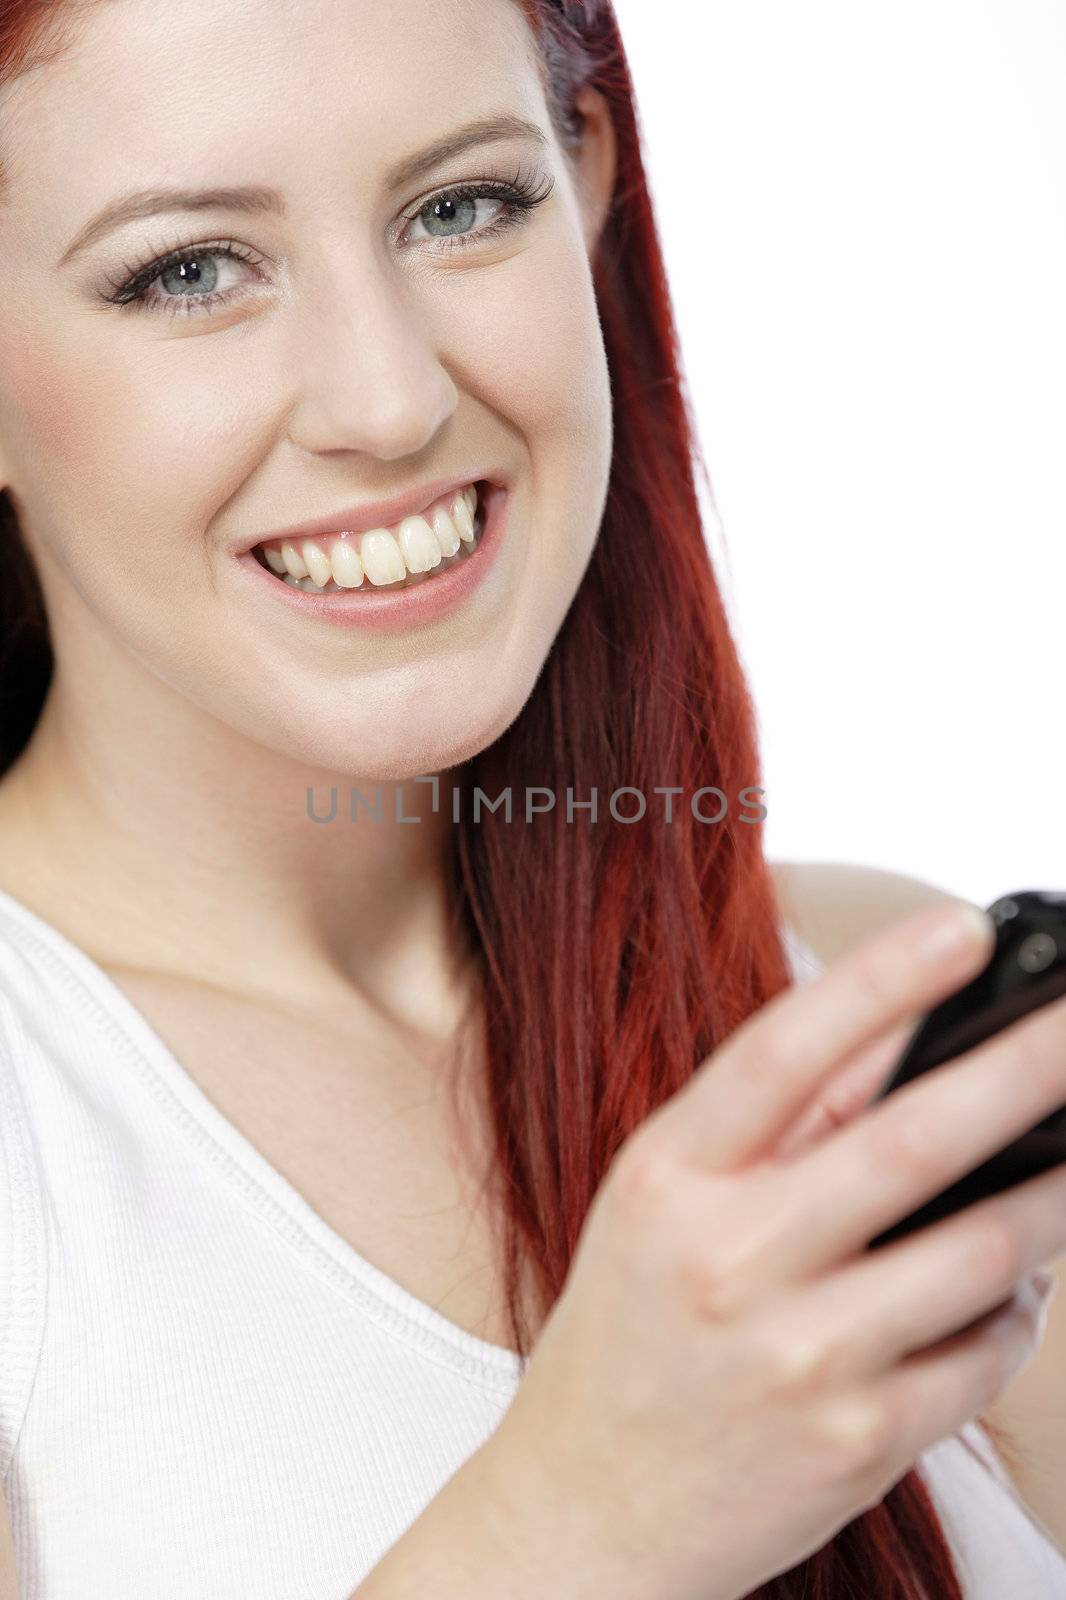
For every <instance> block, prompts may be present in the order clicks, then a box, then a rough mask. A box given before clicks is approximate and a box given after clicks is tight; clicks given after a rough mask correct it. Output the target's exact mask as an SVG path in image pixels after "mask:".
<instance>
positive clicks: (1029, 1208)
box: [788, 1168, 1066, 1381]
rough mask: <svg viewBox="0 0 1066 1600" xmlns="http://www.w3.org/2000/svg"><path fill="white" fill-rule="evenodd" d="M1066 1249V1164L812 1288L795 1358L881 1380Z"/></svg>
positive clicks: (796, 1329) (794, 1315)
mask: <svg viewBox="0 0 1066 1600" xmlns="http://www.w3.org/2000/svg"><path fill="white" fill-rule="evenodd" d="M990 1239H991V1241H992V1243H991V1244H990V1243H989V1241H990ZM1004 1239H1005V1240H1006V1241H1007V1243H1006V1244H1004V1243H1003V1241H1004ZM1012 1241H1013V1243H1012ZM1064 1250H1066V1170H1064V1169H1062V1168H1053V1169H1051V1170H1050V1171H1048V1172H1042V1173H1040V1174H1039V1175H1038V1176H1037V1177H1035V1178H1029V1179H1027V1180H1026V1181H1025V1182H1024V1183H1020V1184H1018V1185H1017V1186H1016V1187H1014V1188H1013V1189H1011V1190H1009V1191H1007V1192H1006V1193H1005V1194H999V1195H992V1196H990V1197H988V1198H986V1199H984V1200H980V1201H975V1202H974V1203H973V1204H972V1205H969V1206H967V1207H966V1208H965V1210H964V1211H962V1212H959V1213H957V1214H956V1215H954V1216H951V1217H948V1218H946V1219H944V1220H942V1221H940V1222H937V1223H934V1224H931V1225H930V1226H929V1227H928V1228H923V1229H921V1230H919V1231H918V1232H917V1233H915V1234H914V1235H908V1236H907V1237H906V1238H904V1239H901V1240H898V1241H897V1242H896V1243H894V1244H891V1245H888V1246H886V1248H885V1249H884V1250H881V1251H878V1252H875V1253H874V1254H872V1255H871V1254H863V1255H860V1256H859V1257H857V1258H856V1260H855V1261H854V1262H852V1263H849V1264H847V1265H845V1266H843V1267H842V1268H840V1270H839V1271H837V1272H834V1273H832V1274H830V1275H829V1276H827V1277H825V1278H824V1279H822V1280H820V1281H819V1282H818V1283H816V1284H814V1285H807V1286H805V1288H804V1290H803V1298H802V1300H801V1301H800V1302H798V1303H794V1305H793V1307H792V1308H791V1309H790V1312H789V1318H788V1345H789V1360H790V1362H792V1363H795V1369H796V1371H797V1372H798V1373H799V1374H803V1373H805V1372H808V1371H812V1370H813V1371H819V1372H823V1371H824V1372H825V1373H827V1374H833V1375H836V1376H844V1377H846V1378H848V1379H855V1380H870V1381H873V1380H876V1379H877V1378H879V1377H882V1376H883V1375H884V1374H885V1373H886V1372H888V1371H890V1370H891V1369H892V1368H893V1367H895V1366H897V1365H898V1364H899V1362H900V1361H902V1360H904V1359H905V1358H906V1357H907V1356H909V1355H912V1354H913V1353H914V1352H915V1351H918V1350H923V1349H925V1348H927V1347H928V1346H930V1345H933V1344H937V1343H939V1342H940V1341H942V1340H943V1339H946V1338H949V1337H950V1336H951V1335H952V1334H954V1333H958V1332H960V1331H961V1330H962V1329H964V1328H966V1327H967V1326H968V1325H969V1324H970V1323H972V1322H974V1321H975V1320H976V1319H977V1318H978V1317H982V1316H985V1315H987V1313H988V1312H989V1311H992V1310H994V1309H995V1307H996V1306H998V1305H1002V1303H1003V1302H1004V1301H1005V1300H1007V1299H1009V1298H1010V1296H1011V1295H1012V1294H1013V1293H1014V1291H1015V1289H1016V1288H1017V1286H1018V1282H1019V1280H1020V1279H1022V1278H1025V1277H1027V1276H1028V1275H1029V1274H1030V1273H1032V1272H1034V1271H1036V1270H1037V1269H1038V1268H1040V1267H1042V1266H1043V1265H1044V1264H1045V1263H1047V1262H1050V1261H1053V1260H1055V1259H1056V1257H1058V1256H1060V1255H1061V1254H1062V1252H1063V1251H1064Z"/></svg>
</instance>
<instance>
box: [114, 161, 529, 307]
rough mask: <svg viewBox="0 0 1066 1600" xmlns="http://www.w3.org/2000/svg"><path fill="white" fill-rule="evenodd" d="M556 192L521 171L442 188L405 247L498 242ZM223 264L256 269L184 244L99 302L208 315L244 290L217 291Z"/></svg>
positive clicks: (244, 256)
mask: <svg viewBox="0 0 1066 1600" xmlns="http://www.w3.org/2000/svg"><path fill="white" fill-rule="evenodd" d="M554 188H555V179H554V178H552V177H545V178H544V179H543V180H542V181H541V182H540V183H539V184H538V183H535V181H534V180H533V179H532V178H526V177H524V176H523V175H522V174H521V173H519V174H518V175H517V176H516V177H515V178H513V179H512V180H510V181H501V180H497V179H492V180H487V181H486V182H484V183H476V184H458V185H455V186H454V187H452V188H450V189H440V190H438V192H437V193H436V194H435V195H432V196H431V197H430V198H429V199H428V200H426V201H425V202H424V203H423V204H422V205H421V206H419V208H418V210H417V211H415V212H413V213H411V214H410V215H409V216H408V217H407V218H406V227H405V229H404V234H405V235H407V234H408V233H409V230H410V229H411V228H412V227H413V226H414V225H415V224H417V225H418V226H419V227H421V228H422V229H423V232H424V238H418V239H417V240H416V241H414V242H413V243H412V242H410V241H408V242H407V243H406V244H405V246H404V247H405V248H414V247H415V245H416V244H417V245H418V247H421V246H422V244H423V243H425V242H426V241H428V242H429V243H430V244H431V245H432V246H435V247H436V249H437V250H438V251H441V252H447V251H451V250H455V249H466V248H468V247H469V246H470V245H474V244H480V243H482V242H483V241H484V240H487V239H492V238H496V237H498V236H499V235H500V234H502V233H504V232H506V231H507V230H508V229H510V228H515V227H519V226H521V225H522V223H524V222H525V221H526V219H527V218H528V217H529V215H530V214H531V213H532V212H533V210H534V209H535V208H536V207H537V206H539V205H540V204H541V203H542V202H543V201H544V200H546V199H547V198H548V196H549V195H550V194H551V192H552V190H553V189H554ZM484 199H491V200H495V201H496V202H498V204H499V210H498V213H497V215H496V216H494V217H493V218H492V219H491V221H489V222H488V223H485V224H482V225H480V226H478V225H477V210H478V202H479V201H481V200H484ZM438 230H439V231H438ZM225 260H228V261H236V262H242V263H244V264H245V265H247V266H249V267H251V268H254V267H255V265H256V264H257V263H258V261H259V257H257V256H256V255H255V254H254V253H253V252H252V251H248V250H245V249H244V247H243V246H241V245H238V244H235V243H234V242H233V241H232V240H226V239H221V240H212V241H211V242H210V243H207V244H199V245H186V246H184V247H182V248H180V249H176V250H171V251H168V252H167V254H166V255H163V256H158V257H156V258H155V259H154V260H152V261H149V262H148V263H147V264H146V265H144V266H142V267H137V268H134V269H133V270H131V271H128V272H127V274H126V276H125V277H124V278H122V279H120V280H119V282H117V283H113V284H112V285H111V288H112V291H113V292H112V293H111V294H106V295H104V297H103V298H104V299H105V300H106V301H107V302H108V303H109V304H111V305H117V306H130V307H131V308H132V309H135V310H145V311H161V312H162V313H163V314H164V315H167V316H175V315H188V314H190V313H192V312H201V311H206V312H211V311H213V310H214V308H215V307H216V306H218V305H223V304H235V303H236V302H237V301H238V300H239V299H240V298H241V296H242V294H243V292H244V290H243V288H237V289H236V290H234V289H232V288H231V289H225V288H223V289H218V288H217V287H216V285H217V284H218V281H219V278H220V275H222V274H221V273H220V269H219V267H218V266H216V265H215V263H216V262H219V261H225Z"/></svg>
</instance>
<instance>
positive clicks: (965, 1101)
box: [778, 999, 1066, 1277]
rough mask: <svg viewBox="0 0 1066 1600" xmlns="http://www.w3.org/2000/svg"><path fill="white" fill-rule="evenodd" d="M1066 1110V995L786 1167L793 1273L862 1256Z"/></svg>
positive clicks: (785, 1247)
mask: <svg viewBox="0 0 1066 1600" xmlns="http://www.w3.org/2000/svg"><path fill="white" fill-rule="evenodd" d="M1064 1104H1066V999H1060V1000H1057V1001H1054V1002H1051V1003H1049V1004H1048V1005H1044V1006H1041V1007H1040V1008H1039V1009H1038V1010H1037V1011H1034V1012H1031V1013H1030V1014H1029V1015H1028V1016H1027V1017H1023V1018H1022V1019H1021V1020H1020V1021H1018V1022H1015V1023H1012V1024H1011V1025H1010V1026H1009V1027H1007V1028H1004V1029H1002V1030H1001V1031H1000V1032H999V1033H997V1034H993V1035H992V1037H991V1038H989V1039H986V1040H985V1041H984V1042H983V1043H981V1044H980V1045H977V1046H975V1047H974V1049H972V1050H967V1051H965V1052H964V1053H963V1054H962V1055H960V1056H957V1057H955V1058H954V1059H952V1060H950V1061H946V1062H944V1063H942V1065H940V1066H938V1067H937V1068H936V1069H935V1070H934V1071H931V1072H925V1073H922V1074H921V1076H920V1077H918V1078H915V1079H913V1080H912V1081H911V1082H909V1083H906V1084H904V1085H903V1087H902V1088H900V1089H897V1090H896V1091H895V1092H894V1093H893V1094H890V1095H889V1096H888V1097H887V1098H886V1099H884V1100H882V1101H880V1102H879V1104H878V1105H876V1106H874V1107H873V1108H872V1109H871V1110H869V1111H867V1112H865V1113H864V1114H863V1115H862V1116H860V1117H858V1118H856V1120H855V1121H854V1122H853V1123H852V1124H851V1125H850V1126H849V1127H846V1128H842V1129H840V1130H839V1132H837V1133H836V1134H835V1135H834V1137H833V1138H832V1139H824V1140H823V1141H822V1142H821V1144H818V1145H816V1146H815V1147H814V1148H813V1149H812V1150H808V1151H807V1152H805V1153H804V1154H803V1155H800V1156H799V1157H798V1158H797V1159H796V1160H795V1161H793V1162H792V1164H791V1165H790V1166H788V1167H787V1168H785V1169H783V1174H782V1182H783V1184H784V1195H785V1198H784V1200H783V1202H782V1204H783V1209H784V1212H785V1214H786V1215H787V1234H786V1235H785V1236H784V1237H783V1240H782V1242H781V1243H780V1244H779V1246H778V1248H779V1250H780V1251H781V1252H782V1255H783V1256H787V1266H788V1272H789V1275H790V1276H792V1275H797V1276H800V1277H803V1276H807V1275H810V1274H811V1273H813V1272H815V1271H817V1270H818V1269H819V1268H821V1267H823V1266H826V1265H830V1264H832V1263H835V1262H838V1261H840V1259H841V1258H842V1257H844V1256H850V1255H852V1254H853V1253H854V1252H855V1251H858V1250H862V1249H864V1248H865V1246H866V1245H867V1244H869V1242H870V1240H871V1239H872V1238H874V1237H875V1235H877V1234H879V1233H880V1232H881V1231H882V1230H883V1229H884V1228H887V1227H890V1226H892V1225H893V1224H894V1223H896V1222H898V1221H900V1220H901V1219H902V1218H903V1217H906V1216H908V1215H909V1214H910V1213H911V1212H912V1211H915V1210H917V1209H918V1207H919V1206H920V1205H922V1204H924V1202H925V1201H926V1200H929V1199H932V1198H933V1197H934V1196H936V1195H939V1194H941V1193H942V1192H943V1191H944V1190H945V1189H947V1188H948V1187H949V1186H950V1185H951V1184H952V1183H954V1182H955V1180H956V1179H958V1178H962V1177H964V1176H965V1175H966V1174H967V1173H969V1172H972V1171H973V1170H974V1168H975V1167H978V1166H980V1165H981V1163H982V1162H983V1161H985V1160H987V1159H988V1158H989V1157H990V1156H993V1155H995V1154H997V1153H998V1152H999V1151H1000V1150H1002V1149H1004V1148H1005V1146H1007V1145H1008V1144H1010V1143H1011V1142H1012V1140H1014V1139H1016V1138H1019V1137H1020V1136H1021V1135H1022V1134H1024V1133H1028V1132H1029V1131H1030V1130H1031V1129H1033V1128H1035V1127H1036V1125H1037V1124H1038V1123H1040V1122H1042V1121H1043V1120H1044V1118H1045V1117H1047V1116H1050V1115H1051V1113H1052V1112H1054V1111H1057V1110H1058V1109H1059V1108H1060V1107H1061V1106H1063V1105H1064ZM1051 1170H1056V1169H1055V1168H1052V1169H1051ZM926 1226H928V1224H926ZM919 1231H921V1230H919ZM882 1248H885V1247H882ZM874 1253H875V1254H876V1253H877V1252H874ZM778 1267H779V1268H780V1262H779V1263H778Z"/></svg>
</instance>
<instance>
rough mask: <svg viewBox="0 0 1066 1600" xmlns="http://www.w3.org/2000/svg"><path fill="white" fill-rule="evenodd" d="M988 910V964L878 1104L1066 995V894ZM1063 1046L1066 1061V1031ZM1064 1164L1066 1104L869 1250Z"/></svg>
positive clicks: (916, 1039)
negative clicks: (991, 929) (992, 933)
mask: <svg viewBox="0 0 1066 1600" xmlns="http://www.w3.org/2000/svg"><path fill="white" fill-rule="evenodd" d="M987 911H988V915H989V916H990V917H991V918H992V921H993V922H994V923H995V927H996V943H995V947H994V949H993V951H992V954H991V956H990V957H989V960H988V962H987V964H986V965H985V966H984V967H983V968H982V970H981V971H980V972H979V973H978V974H977V976H976V977H975V978H973V979H971V980H970V982H968V983H967V984H965V985H964V986H963V988H961V989H959V990H957V991H956V992H955V993H954V994H952V995H949V996H948V998H947V999H946V1000H943V1001H941V1003H940V1004H939V1005H938V1006H935V1007H934V1008H933V1010H931V1011H930V1012H928V1013H927V1014H926V1016H925V1017H924V1018H923V1019H922V1021H921V1022H920V1023H919V1024H918V1026H917V1027H916V1029H915V1030H914V1032H913V1033H912V1034H911V1037H910V1039H909V1040H908V1041H907V1043H906V1045H905V1046H904V1049H903V1054H902V1055H901V1057H900V1059H899V1062H898V1063H897V1065H896V1067H895V1070H894V1071H893V1072H892V1074H891V1075H890V1077H889V1078H888V1080H887V1081H886V1082H885V1084H883V1085H882V1087H881V1089H880V1090H879V1091H878V1093H877V1094H876V1095H875V1096H874V1098H873V1101H872V1102H871V1104H876V1103H877V1102H878V1101H879V1100H883V1099H884V1098H885V1097H886V1095H890V1094H891V1093H892V1092H893V1091H894V1090H896V1089H898V1088H899V1087H900V1086H901V1085H902V1084H904V1083H909V1082H910V1081H911V1080H912V1079H913V1078H916V1077H918V1076H919V1074H920V1073H923V1072H929V1071H930V1070H931V1069H932V1068H934V1067H938V1066H940V1065H942V1063H943V1062H945V1061H949V1060H951V1059H952V1057H954V1056H959V1055H962V1054H963V1053H964V1052H965V1051H967V1050H972V1049H973V1048H974V1046H975V1045H978V1044H981V1043H982V1041H983V1040H985V1039H988V1038H991V1036H992V1035H993V1034H995V1033H999V1032H1000V1031H1001V1030H1002V1029H1003V1028H1006V1027H1008V1026H1009V1025H1010V1024H1011V1023H1012V1022H1015V1021H1017V1020H1018V1019H1019V1018H1020V1017H1023V1016H1025V1015H1026V1014H1027V1013H1028V1012H1030V1011H1035V1010H1036V1009H1037V1008H1038V1007H1039V1006H1044V1005H1048V1004H1049V1003H1050V1002H1051V1001H1052V1000H1056V999H1058V997H1059V996H1060V995H1063V994H1066V891H1061V890H1059V891H1057V890H1052V889H1024V890H1020V891H1019V892H1018V893H1016V894H1007V895H1002V896H1001V897H1000V898H999V899H998V900H994V901H993V902H992V904H991V905H990V906H988V907H987ZM1062 1045H1063V1055H1064V1056H1066V1025H1064V1027H1063V1038H1062ZM1061 1161H1066V1105H1062V1106H1060V1107H1059V1109H1058V1110H1057V1111H1053V1112H1052V1113H1051V1115H1050V1116H1047V1117H1045V1118H1044V1120H1043V1121H1042V1122H1039V1123H1037V1125H1036V1127H1034V1128H1031V1129H1029V1130H1028V1131H1027V1132H1026V1133H1023V1134H1022V1135H1021V1136H1020V1137H1019V1138H1017V1139H1014V1140H1012V1141H1011V1143H1010V1144H1008V1145H1006V1146H1005V1147H1004V1148H1003V1149H1002V1150H999V1151H997V1152H996V1154H995V1155H993V1156H991V1157H989V1158H988V1159H987V1160H986V1161H983V1162H981V1164H980V1165H979V1166H977V1167H975V1168H974V1169H973V1170H972V1171H971V1172H968V1173H966V1174H965V1175H964V1176H963V1177H962V1178H959V1179H957V1180H956V1181H955V1182H954V1183H952V1184H951V1185H950V1186H949V1187H948V1188H947V1189H945V1190H943V1191H942V1192H941V1193H940V1194H938V1195H934V1197H933V1198H932V1199H931V1200H928V1201H926V1202H925V1204H924V1205H922V1206H920V1207H919V1208H918V1209H917V1210H916V1211H912V1212H911V1213H910V1214H909V1215H908V1216H906V1217H903V1218H901V1219H900V1221H899V1222H896V1223H894V1224H893V1225H892V1227H890V1228H886V1229H885V1230H884V1231H883V1232H882V1233H879V1234H878V1235H877V1237H876V1238H875V1239H872V1240H871V1241H870V1245H869V1248H870V1249H871V1250H875V1249H878V1248H879V1247H880V1246H881V1245H885V1244H889V1243H891V1242H892V1240H894V1239H898V1238H902V1237H903V1236H904V1235H905V1234H908V1233H910V1232H912V1231H913V1230H914V1229H916V1228H921V1227H924V1226H926V1224H928V1223H930V1222H936V1221H938V1220H939V1219H940V1218H941V1217H946V1216H950V1215H951V1214H952V1213H953V1212H956V1211H961V1210H962V1209H963V1207H964V1206H967V1205H971V1204H972V1203H973V1202H974V1201H975V1200H982V1199H984V1198H985V1197H986V1196H987V1195H992V1194H997V1193H999V1192H1000V1191H1001V1190H1003V1189H1009V1188H1010V1187H1011V1186H1012V1185H1013V1184H1016V1183H1022V1182H1024V1181H1025V1179H1027V1178H1035V1177H1036V1176H1037V1174H1038V1173H1041V1172H1045V1171H1046V1170H1047V1169H1048V1168H1049V1167H1054V1166H1056V1165H1058V1163H1059V1162H1061Z"/></svg>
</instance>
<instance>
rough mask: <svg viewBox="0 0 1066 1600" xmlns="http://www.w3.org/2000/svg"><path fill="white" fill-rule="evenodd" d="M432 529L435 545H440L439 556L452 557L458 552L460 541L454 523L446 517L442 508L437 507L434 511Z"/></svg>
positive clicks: (446, 514) (445, 512)
mask: <svg viewBox="0 0 1066 1600" xmlns="http://www.w3.org/2000/svg"><path fill="white" fill-rule="evenodd" d="M432 528H433V534H434V537H435V539H436V541H437V543H438V544H439V545H440V552H441V555H442V556H453V555H454V554H455V552H456V551H457V550H458V548H459V546H460V544H461V543H462V541H461V540H460V538H459V535H458V533H457V532H456V528H455V523H454V522H453V521H452V519H451V517H450V516H449V515H448V513H447V511H446V510H445V508H444V506H438V507H437V509H436V510H435V511H434V513H433V519H432Z"/></svg>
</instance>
